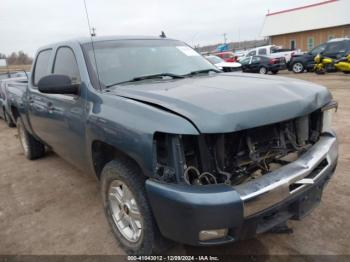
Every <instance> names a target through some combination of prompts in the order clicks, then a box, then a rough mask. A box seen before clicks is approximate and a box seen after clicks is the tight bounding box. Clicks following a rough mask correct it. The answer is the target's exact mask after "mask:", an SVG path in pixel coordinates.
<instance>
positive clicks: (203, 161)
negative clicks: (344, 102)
mask: <svg viewBox="0 0 350 262" xmlns="http://www.w3.org/2000/svg"><path fill="white" fill-rule="evenodd" d="M322 122H323V112H322V110H317V111H315V112H313V113H312V114H310V115H307V116H303V117H299V118H296V119H292V120H287V121H284V122H280V123H276V124H272V125H267V126H262V127H257V128H252V129H248V130H242V131H238V132H233V133H225V134H201V135H198V136H191V135H182V136H180V135H169V134H161V133H157V134H156V135H155V138H154V146H155V151H154V154H155V155H154V159H155V174H156V178H157V179H159V180H162V181H166V182H180V183H181V182H182V183H186V184H188V185H208V184H227V185H232V186H234V185H240V184H242V183H246V182H248V181H250V180H253V179H256V178H258V177H261V176H263V175H265V174H267V173H270V172H271V171H274V170H276V169H278V168H280V167H281V166H284V165H286V164H289V163H291V162H293V161H295V160H296V159H297V158H298V157H299V156H300V155H301V154H303V153H304V152H306V151H307V150H308V148H310V147H311V146H312V145H313V144H315V143H316V142H317V141H318V140H319V138H320V135H321V132H322Z"/></svg>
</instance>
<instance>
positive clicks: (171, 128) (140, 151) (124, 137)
mask: <svg viewBox="0 0 350 262" xmlns="http://www.w3.org/2000/svg"><path fill="white" fill-rule="evenodd" d="M89 111H90V113H89V115H88V119H87V134H86V135H87V142H88V144H89V145H87V148H88V150H89V152H88V155H89V157H90V159H92V152H91V145H92V143H93V141H96V140H98V141H101V142H104V143H106V144H108V145H111V146H113V147H115V148H116V149H118V150H119V151H121V152H123V153H124V154H126V155H127V156H129V157H131V158H132V159H134V160H135V161H136V163H137V164H138V165H139V166H140V168H141V169H142V171H143V172H144V174H145V175H146V176H148V177H152V176H153V155H152V153H153V136H154V134H155V133H156V132H163V133H171V134H187V135H198V134H199V133H198V131H197V129H196V128H195V127H194V126H193V125H192V124H191V123H190V122H189V121H187V120H186V119H184V118H182V117H181V116H178V115H175V114H172V113H170V112H167V111H165V110H161V109H159V108H156V107H153V106H151V105H147V104H144V103H142V102H138V101H134V100H131V99H127V98H123V97H118V96H111V95H106V94H101V95H100V96H98V99H95V100H90V102H89Z"/></svg>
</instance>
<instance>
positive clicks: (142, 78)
mask: <svg viewBox="0 0 350 262" xmlns="http://www.w3.org/2000/svg"><path fill="white" fill-rule="evenodd" d="M164 76H168V77H172V78H173V79H180V78H184V76H180V75H176V74H172V73H161V74H154V75H146V76H138V77H134V78H132V79H130V80H127V81H123V82H119V83H115V84H111V85H108V86H106V87H107V88H108V87H112V86H116V85H120V84H124V83H132V82H138V81H142V80H147V79H157V78H162V77H164Z"/></svg>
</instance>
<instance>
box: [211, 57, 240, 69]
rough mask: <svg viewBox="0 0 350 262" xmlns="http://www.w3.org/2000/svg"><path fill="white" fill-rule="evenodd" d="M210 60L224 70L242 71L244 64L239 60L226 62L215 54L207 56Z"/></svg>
mask: <svg viewBox="0 0 350 262" xmlns="http://www.w3.org/2000/svg"><path fill="white" fill-rule="evenodd" d="M205 58H206V59H208V60H209V62H211V63H212V64H214V65H215V66H216V67H217V68H219V69H220V70H222V71H224V72H234V71H240V70H241V68H242V65H241V64H240V63H237V62H226V61H225V60H223V59H221V58H220V57H218V56H215V55H209V56H206V57H205Z"/></svg>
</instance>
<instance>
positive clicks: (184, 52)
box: [83, 39, 217, 87]
mask: <svg viewBox="0 0 350 262" xmlns="http://www.w3.org/2000/svg"><path fill="white" fill-rule="evenodd" d="M83 49H84V52H85V54H86V58H87V60H88V61H87V62H88V64H89V65H88V66H89V68H90V69H91V70H92V71H93V74H95V75H96V74H97V72H98V77H99V80H100V82H101V84H102V85H104V86H105V87H107V86H112V85H115V84H118V83H124V82H128V81H130V80H132V79H135V78H142V77H143V78H144V77H145V76H152V75H176V76H188V75H191V73H192V72H196V71H197V72H211V71H216V70H217V69H216V68H215V67H214V66H213V65H212V64H211V63H210V62H209V61H207V60H206V59H205V58H203V57H202V56H201V55H200V54H199V53H197V52H196V51H195V50H193V49H192V48H190V47H188V46H187V45H185V44H184V43H182V42H180V41H175V40H164V39H159V40H157V39H156V40H115V41H96V42H94V50H95V57H96V63H95V57H94V53H93V49H92V45H91V43H88V44H84V45H83ZM96 64H97V70H96ZM206 70H207V71H206ZM145 79H147V78H145Z"/></svg>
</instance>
